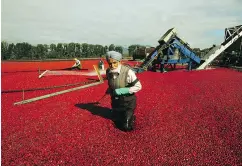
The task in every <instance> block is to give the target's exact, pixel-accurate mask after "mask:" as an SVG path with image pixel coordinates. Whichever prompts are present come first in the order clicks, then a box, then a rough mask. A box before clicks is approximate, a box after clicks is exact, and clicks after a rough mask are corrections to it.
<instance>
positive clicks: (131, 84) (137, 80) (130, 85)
mask: <svg viewBox="0 0 242 166" xmlns="http://www.w3.org/2000/svg"><path fill="white" fill-rule="evenodd" d="M137 82H139V79H138V78H136V79H135V80H134V81H133V82H131V83H129V84H128V86H127V87H132V86H134V85H135V84H136V83H137Z"/></svg>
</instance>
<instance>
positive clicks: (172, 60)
mask: <svg viewBox="0 0 242 166" xmlns="http://www.w3.org/2000/svg"><path fill="white" fill-rule="evenodd" d="M158 42H159V45H158V46H157V47H156V49H155V50H154V51H153V52H151V53H150V54H149V55H148V56H147V58H146V59H145V60H144V62H143V63H142V64H141V65H140V66H139V67H135V68H134V71H135V72H137V73H140V72H143V71H146V70H152V71H156V70H157V69H159V70H160V71H161V72H164V71H165V66H166V65H168V66H170V67H171V68H173V69H175V68H176V64H186V63H187V64H188V70H192V68H194V67H195V66H197V65H199V64H200V62H201V59H200V58H199V57H198V56H197V55H196V54H195V53H194V52H193V51H192V49H191V48H190V47H189V46H188V44H187V43H185V42H184V41H183V40H182V39H180V38H179V37H178V36H177V34H176V31H175V28H172V29H169V30H168V31H167V32H166V33H165V34H164V35H163V36H162V37H161V38H160V40H159V41H158Z"/></svg>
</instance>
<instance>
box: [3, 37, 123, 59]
mask: <svg viewBox="0 0 242 166" xmlns="http://www.w3.org/2000/svg"><path fill="white" fill-rule="evenodd" d="M107 51H117V52H120V53H123V47H122V46H115V45H114V44H111V45H109V46H103V45H99V44H96V45H94V44H88V43H58V44H50V45H47V44H37V45H31V44H29V43H27V42H22V43H16V44H14V43H7V42H6V41H2V42H1V55H2V56H1V60H43V59H70V58H95V57H96V58H98V57H101V56H103V55H105V53H106V52H107Z"/></svg>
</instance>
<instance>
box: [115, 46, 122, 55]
mask: <svg viewBox="0 0 242 166" xmlns="http://www.w3.org/2000/svg"><path fill="white" fill-rule="evenodd" d="M115 51H117V52H120V53H121V54H123V47H122V46H116V47H115Z"/></svg>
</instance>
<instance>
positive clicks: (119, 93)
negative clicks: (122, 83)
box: [115, 88, 129, 96]
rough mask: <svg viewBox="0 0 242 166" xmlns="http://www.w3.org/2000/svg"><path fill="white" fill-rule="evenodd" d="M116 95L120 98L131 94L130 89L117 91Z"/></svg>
mask: <svg viewBox="0 0 242 166" xmlns="http://www.w3.org/2000/svg"><path fill="white" fill-rule="evenodd" d="M115 94H116V95H118V96H120V95H126V94H129V88H119V89H115Z"/></svg>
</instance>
